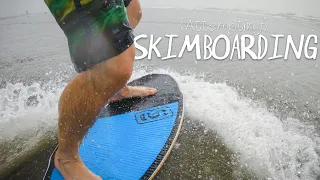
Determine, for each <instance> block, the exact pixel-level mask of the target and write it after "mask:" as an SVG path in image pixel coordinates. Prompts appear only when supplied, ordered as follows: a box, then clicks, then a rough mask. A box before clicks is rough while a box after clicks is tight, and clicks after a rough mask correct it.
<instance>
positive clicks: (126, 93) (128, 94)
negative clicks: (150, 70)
mask: <svg viewBox="0 0 320 180" xmlns="http://www.w3.org/2000/svg"><path fill="white" fill-rule="evenodd" d="M156 93H157V90H156V89H154V88H150V87H144V86H125V87H124V88H122V89H121V90H120V92H119V93H118V94H117V95H116V96H114V97H112V98H111V99H110V101H111V102H114V101H117V100H120V99H124V98H132V97H146V96H151V95H155V94H156Z"/></svg>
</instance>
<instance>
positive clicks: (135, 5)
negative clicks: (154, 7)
mask: <svg viewBox="0 0 320 180" xmlns="http://www.w3.org/2000/svg"><path fill="white" fill-rule="evenodd" d="M124 1H125V2H126V5H127V16H128V19H129V23H130V27H131V28H132V29H135V28H136V27H137V25H138V24H139V22H140V20H141V18H142V10H141V6H140V2H139V0H124Z"/></svg>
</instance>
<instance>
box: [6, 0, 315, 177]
mask: <svg viewBox="0 0 320 180" xmlns="http://www.w3.org/2000/svg"><path fill="white" fill-rule="evenodd" d="M228 3H231V2H228V1H224V2H217V3H216V4H217V5H218V6H214V7H212V5H213V4H214V3H213V2H212V1H210V4H211V8H219V9H210V10H208V9H204V8H208V6H206V4H209V1H203V2H199V1H197V3H196V4H192V3H190V2H188V3H185V2H183V1H181V2H180V1H174V2H168V3H166V2H165V1H161V2H148V1H142V4H143V5H145V7H146V8H144V11H143V12H144V17H143V20H142V22H141V24H140V25H139V27H138V28H137V30H136V31H135V34H137V35H138V34H146V35H147V37H148V38H147V39H146V40H142V41H139V43H140V44H141V45H144V46H145V47H148V44H149V41H150V36H151V35H154V36H155V37H163V38H165V35H168V34H178V35H179V37H180V38H178V39H177V40H176V41H174V44H173V46H172V52H173V53H174V54H178V53H179V50H180V48H181V47H182V44H183V42H184V36H185V35H190V36H192V37H193V36H194V35H196V34H199V35H200V37H203V36H204V34H208V35H210V36H211V37H216V36H217V35H219V34H221V33H224V34H226V33H227V31H226V30H225V29H221V30H218V31H214V32H210V33H209V32H204V31H195V30H188V31H182V30H181V28H182V27H185V23H181V20H182V18H185V19H187V20H192V21H194V20H196V19H197V18H198V19H203V18H206V20H207V21H208V22H232V21H236V20H237V19H239V18H240V19H242V20H246V21H250V22H264V18H266V19H267V22H268V28H267V30H266V31H264V32H263V35H265V36H266V37H268V39H270V35H271V34H285V35H288V34H289V35H292V36H293V37H294V38H295V39H297V40H298V38H299V37H300V35H301V34H305V35H309V34H316V35H320V34H319V32H320V26H319V23H318V21H315V20H314V19H310V18H309V16H313V17H317V16H318V15H317V14H316V13H317V12H316V10H313V9H312V8H315V7H317V6H316V5H317V3H318V2H316V1H310V2H309V3H306V2H305V1H304V3H300V4H299V2H298V1H297V4H296V3H290V5H292V7H290V8H284V7H285V5H286V3H283V4H282V6H281V4H279V3H277V4H278V6H277V7H279V8H280V7H282V9H281V8H280V9H274V8H272V7H273V6H272V4H273V2H269V3H268V5H269V6H267V5H264V4H263V3H262V2H257V1H254V2H244V1H242V2H241V3H235V4H234V3H233V6H228ZM274 3H275V2H274ZM288 3H289V2H287V4H288ZM167 4H168V6H166V5H167ZM245 4H247V5H245ZM254 4H255V5H254ZM306 4H308V6H307V5H306ZM251 6H252V7H251ZM299 6H300V8H298V7H299ZM147 7H153V8H147ZM154 7H170V8H154ZM177 7H180V8H184V9H178V8H177ZM195 7H197V8H199V9H198V10H197V11H196V10H190V9H194V8H195ZM228 7H229V8H228ZM246 7H249V9H251V10H247V11H246ZM303 7H305V8H303ZM230 9H242V10H241V12H239V11H230ZM257 9H258V10H259V9H262V10H263V13H262V14H259V13H256V12H254V10H257ZM284 9H287V10H286V11H282V10H284ZM243 11H245V12H243ZM288 13H289V14H290V13H293V14H294V15H292V14H291V15H290V16H288ZM158 14H161V16H159V15H158ZM270 14H273V15H270ZM296 16H299V17H305V18H303V19H301V18H300V19H295V18H293V17H296ZM0 24H1V26H0V34H1V36H0V37H1V44H0V49H1V52H0V154H1V157H0V174H1V173H2V174H3V173H6V170H8V169H10V168H12V167H14V166H16V165H18V164H21V162H22V161H23V158H24V157H26V156H27V155H29V154H30V152H31V151H34V150H38V149H41V148H43V147H42V143H43V142H44V141H45V142H47V141H53V139H54V138H55V133H56V123H57V108H58V105H57V102H58V100H59V96H60V94H61V92H62V90H63V87H64V86H65V85H66V83H67V82H68V80H70V79H71V78H72V75H74V74H75V72H74V70H73V67H72V65H71V62H70V57H69V54H68V49H67V43H66V38H65V37H64V35H63V33H62V31H61V30H60V29H59V28H58V26H57V25H56V24H55V22H54V20H53V18H52V17H51V15H50V14H44V13H41V14H31V15H29V16H20V17H16V18H7V19H2V20H0ZM237 33H239V32H233V33H231V34H229V35H230V37H233V36H234V35H235V34H237ZM246 33H248V34H254V32H252V31H248V32H246ZM239 34H243V33H239ZM284 45H285V42H280V45H279V52H281V53H282V54H283V53H284V51H285V46H284ZM269 46H270V47H271V48H269V49H271V50H272V49H273V46H274V45H273V42H272V41H271V42H270V45H269ZM313 46H315V47H318V48H319V45H318V44H313ZM158 47H159V51H160V53H161V54H164V55H163V56H165V54H166V53H167V50H168V45H167V42H166V40H162V41H161V42H160V43H159V46H158ZM271 50H270V51H268V55H269V56H270V54H272V51H271ZM224 51H225V46H224V45H223V44H220V46H218V47H217V52H219V53H220V52H222V53H223V52H224ZM137 53H138V54H139V53H140V52H139V51H137ZM319 68H320V63H319V58H316V59H315V60H308V59H306V58H305V57H302V59H301V60H296V59H295V57H294V55H293V53H292V51H291V53H290V54H289V58H288V60H283V59H279V60H275V61H268V60H265V59H264V60H262V61H253V60H250V59H249V58H248V60H244V61H239V60H228V61H216V60H206V61H205V60H196V55H195V52H194V51H192V52H186V53H184V55H183V57H181V58H173V59H170V60H163V59H161V58H159V57H156V53H152V56H151V59H150V60H148V59H143V60H137V61H136V65H135V71H134V74H133V77H132V79H135V78H137V77H140V76H143V75H145V74H146V73H166V74H170V75H172V76H173V77H174V78H175V79H176V80H177V82H178V83H179V86H180V88H181V90H182V92H183V93H184V96H185V102H186V105H185V111H186V113H185V114H186V117H185V119H186V121H185V125H184V129H183V132H182V135H181V137H180V138H179V141H178V143H177V145H176V146H175V150H174V151H173V153H172V155H171V156H170V158H169V159H168V161H167V163H166V166H164V167H163V170H162V171H160V173H159V175H158V177H157V178H158V179H290V180H295V179H319V177H320V136H319V129H320V126H319V116H320V99H319V97H320V79H319V77H320V70H319ZM35 173H36V172H35ZM2 174H1V175H2Z"/></svg>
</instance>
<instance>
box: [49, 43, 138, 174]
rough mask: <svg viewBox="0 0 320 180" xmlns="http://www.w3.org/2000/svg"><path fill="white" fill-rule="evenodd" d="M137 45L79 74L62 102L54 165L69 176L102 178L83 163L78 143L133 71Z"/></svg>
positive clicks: (66, 91) (67, 87)
mask: <svg viewBox="0 0 320 180" xmlns="http://www.w3.org/2000/svg"><path fill="white" fill-rule="evenodd" d="M134 52H135V50H134V45H132V46H131V47H130V48H129V49H127V50H126V51H125V52H123V53H122V54H120V55H118V56H116V57H114V58H111V59H109V60H108V61H105V62H103V63H102V64H99V65H95V66H94V67H93V68H92V69H90V70H88V71H86V72H82V73H80V74H78V75H76V76H75V77H74V78H73V79H72V80H71V82H70V83H69V84H68V85H67V86H66V88H65V89H64V91H63V93H62V95H61V97H60V102H59V122H58V143H59V148H58V150H57V152H56V155H55V161H54V162H55V166H56V168H57V169H58V170H59V171H60V173H61V174H62V175H63V177H64V178H65V179H66V180H68V179H83V180H89V179H99V177H97V176H96V175H94V174H93V173H91V172H90V170H89V169H87V168H86V166H85V165H84V164H83V162H82V160H81V158H80V157H79V154H78V148H79V144H80V142H81V140H82V138H83V137H84V135H85V133H86V132H87V131H88V129H89V128H90V127H91V126H92V125H93V124H94V122H95V118H96V116H97V114H98V112H99V110H100V108H101V107H102V106H103V105H104V104H105V103H106V101H107V100H108V99H109V98H110V97H111V96H112V95H113V94H114V93H115V92H116V91H118V90H119V89H120V88H121V87H123V86H124V85H125V84H126V82H127V81H128V79H129V78H130V76H131V73H132V67H133V60H134Z"/></svg>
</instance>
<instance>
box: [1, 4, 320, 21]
mask: <svg viewBox="0 0 320 180" xmlns="http://www.w3.org/2000/svg"><path fill="white" fill-rule="evenodd" d="M140 1H141V4H142V6H143V7H184V8H190V7H191V8H194V7H197V8H208V7H211V8H224V9H229V8H230V9H233V8H236V9H256V10H257V9H259V10H263V11H265V12H269V13H293V14H296V15H299V16H315V17H320V11H319V8H320V0H197V1H194V0H140ZM0 4H1V5H0V17H4V16H14V15H19V14H25V13H26V11H27V10H28V11H29V12H30V13H36V12H45V11H47V12H48V8H47V6H46V5H45V3H44V0H0Z"/></svg>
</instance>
